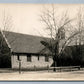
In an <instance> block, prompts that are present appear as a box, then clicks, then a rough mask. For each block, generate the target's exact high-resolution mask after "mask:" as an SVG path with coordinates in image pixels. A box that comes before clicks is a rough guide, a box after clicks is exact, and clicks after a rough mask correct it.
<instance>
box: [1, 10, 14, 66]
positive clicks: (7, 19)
mask: <svg viewBox="0 0 84 84" xmlns="http://www.w3.org/2000/svg"><path fill="white" fill-rule="evenodd" d="M12 22H13V21H12V17H11V16H10V15H8V14H7V13H5V11H4V12H3V16H2V20H1V24H2V25H1V26H0V67H1V65H2V64H3V63H4V64H5V65H2V67H4V66H6V65H10V64H7V63H9V62H10V59H9V57H10V55H11V53H10V52H11V46H10V44H9V42H8V41H7V38H6V37H7V36H8V35H9V34H10V33H9V32H10V31H11V30H12V26H13V23H12ZM10 39H11V40H10V43H13V41H15V37H14V38H10Z"/></svg>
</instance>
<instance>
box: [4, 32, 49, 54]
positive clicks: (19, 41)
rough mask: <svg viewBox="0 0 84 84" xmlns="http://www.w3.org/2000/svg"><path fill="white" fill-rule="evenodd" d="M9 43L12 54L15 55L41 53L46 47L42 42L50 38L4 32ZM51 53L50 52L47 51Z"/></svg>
mask: <svg viewBox="0 0 84 84" xmlns="http://www.w3.org/2000/svg"><path fill="white" fill-rule="evenodd" d="M3 33H4V35H5V38H6V39H7V42H8V43H9V45H10V47H11V50H12V52H15V53H36V54H38V53H40V52H41V51H42V50H43V49H44V48H45V46H44V45H42V44H41V41H43V40H47V41H49V40H50V39H49V38H44V37H40V36H33V35H27V34H21V33H15V32H7V31H4V32H3ZM45 52H49V50H47V51H45Z"/></svg>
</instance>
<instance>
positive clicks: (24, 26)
mask: <svg viewBox="0 0 84 84" xmlns="http://www.w3.org/2000/svg"><path fill="white" fill-rule="evenodd" d="M44 6H46V7H47V8H49V7H50V5H49V4H45V5H44V4H0V17H1V19H2V17H3V11H4V10H5V14H7V15H11V16H12V19H13V30H12V31H14V32H20V33H24V34H31V35H40V34H39V32H40V33H41V34H42V35H43V36H47V35H46V33H45V30H44V29H43V25H42V23H41V22H40V21H39V19H40V17H39V15H40V14H41V11H42V10H43V9H44ZM55 6H56V8H58V10H59V13H60V11H64V10H66V9H68V11H69V14H70V16H71V17H73V16H75V13H76V11H77V8H78V7H80V4H56V5H55ZM1 22H2V20H1ZM1 22H0V23H1Z"/></svg>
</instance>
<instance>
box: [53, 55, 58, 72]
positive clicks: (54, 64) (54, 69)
mask: <svg viewBox="0 0 84 84" xmlns="http://www.w3.org/2000/svg"><path fill="white" fill-rule="evenodd" d="M53 61H54V63H53V66H54V68H53V71H54V72H56V68H55V67H57V62H56V56H54V57H53Z"/></svg>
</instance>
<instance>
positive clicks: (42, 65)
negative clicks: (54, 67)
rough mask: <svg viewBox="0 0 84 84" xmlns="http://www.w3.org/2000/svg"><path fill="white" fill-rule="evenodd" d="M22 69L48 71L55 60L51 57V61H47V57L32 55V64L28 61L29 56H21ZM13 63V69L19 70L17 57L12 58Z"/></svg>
mask: <svg viewBox="0 0 84 84" xmlns="http://www.w3.org/2000/svg"><path fill="white" fill-rule="evenodd" d="M20 60H21V69H35V68H36V69H46V68H47V67H48V66H51V64H52V63H53V60H52V58H51V57H49V61H48V62H46V61H45V56H39V60H38V56H35V55H32V56H31V62H29V61H27V55H21V56H20ZM11 62H12V69H18V68H19V60H18V59H17V55H13V56H11Z"/></svg>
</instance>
